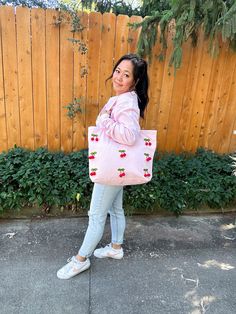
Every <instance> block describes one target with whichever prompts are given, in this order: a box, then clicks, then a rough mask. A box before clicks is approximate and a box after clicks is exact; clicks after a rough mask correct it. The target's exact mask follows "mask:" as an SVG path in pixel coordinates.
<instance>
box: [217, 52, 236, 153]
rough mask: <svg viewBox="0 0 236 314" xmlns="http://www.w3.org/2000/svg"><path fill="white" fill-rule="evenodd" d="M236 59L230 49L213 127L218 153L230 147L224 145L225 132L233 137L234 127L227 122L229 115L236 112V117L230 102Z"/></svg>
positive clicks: (233, 106)
mask: <svg viewBox="0 0 236 314" xmlns="http://www.w3.org/2000/svg"><path fill="white" fill-rule="evenodd" d="M234 57H235V56H234V53H233V52H232V51H231V50H230V49H229V50H228V53H227V57H226V58H227V62H226V64H225V66H224V72H223V80H222V83H221V87H220V92H219V99H218V110H217V112H216V116H215V120H214V122H215V124H214V126H213V128H214V129H215V132H214V136H213V143H214V148H215V150H216V151H218V152H220V153H222V152H223V150H224V147H225V145H226V146H228V143H225V142H224V143H222V141H225V140H226V139H225V138H224V134H225V132H226V133H228V136H230V135H231V128H232V125H230V122H229V121H228V120H227V114H230V113H231V112H234V115H235V112H236V111H235V105H234V103H233V104H231V103H230V102H229V97H230V89H231V86H232V82H233V79H234V68H235V64H234V66H233V62H232V61H233V59H234ZM234 88H235V87H234ZM233 109H234V110H233ZM226 121H227V125H224V122H226ZM228 123H229V124H228ZM224 126H225V128H226V130H225V132H224ZM214 137H215V139H214ZM227 148H228V147H227ZM222 149H223V150H222Z"/></svg>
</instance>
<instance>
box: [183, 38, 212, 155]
mask: <svg viewBox="0 0 236 314" xmlns="http://www.w3.org/2000/svg"><path fill="white" fill-rule="evenodd" d="M203 37H204V35H203V34H202V33H200V38H203ZM200 44H201V47H202V56H201V64H200V66H199V72H198V78H197V82H196V89H195V91H194V95H193V108H192V113H191V118H190V125H189V131H188V133H189V134H188V140H187V147H188V149H189V150H191V151H192V152H194V151H195V150H196V149H197V147H198V140H199V134H200V127H201V123H202V118H203V115H204V110H205V105H206V99H207V92H208V85H209V80H210V73H211V69H212V62H213V59H212V57H211V56H210V55H209V53H208V42H206V41H203V40H201V41H200Z"/></svg>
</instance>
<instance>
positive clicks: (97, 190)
mask: <svg viewBox="0 0 236 314" xmlns="http://www.w3.org/2000/svg"><path fill="white" fill-rule="evenodd" d="M108 79H112V84H113V88H114V91H115V93H116V96H113V97H111V98H110V99H109V100H108V102H107V103H106V104H105V106H104V107H103V109H102V110H101V112H100V114H99V116H98V117H97V120H96V127H91V128H93V129H95V131H93V132H89V143H91V144H90V146H89V147H90V149H89V153H90V154H89V161H90V178H91V180H92V181H93V182H95V184H94V188H93V193H92V199H91V204H90V210H89V225H88V228H87V231H86V234H85V237H84V240H83V243H82V245H81V247H80V250H79V252H78V254H77V255H76V256H73V257H72V258H71V259H70V260H69V262H68V263H67V264H66V265H65V266H63V267H62V268H61V269H60V270H59V271H58V272H57V277H58V278H59V279H69V278H72V277H74V276H75V275H77V274H79V273H81V272H83V271H85V270H86V269H88V268H89V267H90V261H89V257H90V256H91V255H92V253H93V251H94V249H95V248H96V246H97V244H98V243H99V241H100V240H101V238H102V235H103V231H104V227H105V222H106V218H107V214H108V212H109V214H110V223H111V243H110V244H108V245H107V246H106V247H105V248H100V249H96V250H95V251H94V256H96V257H98V258H105V257H109V258H114V259H122V258H123V255H124V252H123V249H122V244H123V238H124V231H125V215H124V209H123V186H124V185H133V184H141V183H145V182H147V181H149V180H150V179H151V174H150V172H151V170H152V160H153V155H154V151H155V143H156V131H152V132H153V134H154V135H153V138H152V137H151V136H150V137H148V138H147V137H144V138H143V137H142V134H143V133H142V131H143V132H145V131H144V130H142V131H141V130H140V125H139V118H140V116H142V117H143V116H144V110H145V108H146V106H147V104H148V96H147V94H148V74H147V63H146V61H145V60H143V59H141V58H140V57H138V56H137V55H135V54H128V55H124V56H123V57H121V58H120V59H119V60H118V61H117V63H116V64H115V66H114V68H113V71H112V75H111V76H110V78H108ZM91 128H89V129H91ZM100 135H101V136H100ZM102 139H103V142H102ZM100 143H101V147H102V148H104V147H105V149H107V151H106V152H105V153H104V151H101V150H99V145H100ZM92 144H94V147H93V149H91V147H92V146H91V145H92ZM109 144H110V146H109ZM139 144H141V145H139ZM116 145H118V146H117V147H118V148H117V147H116ZM114 146H115V147H116V149H115V151H114V154H113V153H112V148H114ZM132 146H133V147H134V148H136V147H138V148H140V149H139V150H138V154H137V153H136V152H135V155H132V150H131V149H130V147H132ZM149 146H151V147H149ZM124 148H125V149H124ZM126 150H127V151H128V150H129V153H127V154H126ZM136 155H137V156H138V158H140V159H139V161H140V162H139V163H138V165H140V164H141V170H140V169H139V168H138V166H137V163H135V162H134V159H135V156H136ZM107 156H108V158H109V160H108V161H107V159H106V157H107ZM130 156H132V158H131V157H130ZM150 156H151V157H150ZM129 158H131V159H129ZM100 161H101V162H100ZM96 162H98V163H96ZM99 162H100V164H99ZM125 162H127V163H125ZM99 165H100V166H99ZM103 165H105V167H103ZM124 165H127V168H126V169H125V167H126V166H124ZM109 166H110V167H111V168H109V169H108V167H109ZM130 169H131V170H130ZM107 173H109V175H107ZM99 176H100V177H99ZM107 177H110V178H111V179H112V180H110V181H104V180H103V179H104V178H105V180H106V179H107ZM94 178H95V179H94ZM126 178H127V180H126Z"/></svg>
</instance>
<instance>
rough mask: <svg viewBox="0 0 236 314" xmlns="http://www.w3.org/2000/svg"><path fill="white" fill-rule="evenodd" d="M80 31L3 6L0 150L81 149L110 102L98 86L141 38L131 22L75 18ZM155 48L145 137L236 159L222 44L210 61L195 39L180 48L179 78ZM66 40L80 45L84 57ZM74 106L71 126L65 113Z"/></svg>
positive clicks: (36, 12)
mask: <svg viewBox="0 0 236 314" xmlns="http://www.w3.org/2000/svg"><path fill="white" fill-rule="evenodd" d="M79 15H80V17H81V22H82V25H83V26H84V29H83V31H81V32H79V33H72V32H71V24H70V17H69V16H66V18H64V19H63V21H62V22H61V23H60V19H59V12H58V11H55V10H43V9H31V10H30V9H27V8H20V7H19V8H16V9H15V8H12V7H5V6H2V7H0V151H3V150H8V149H9V148H11V147H13V146H14V145H15V144H16V145H17V146H21V147H26V148H30V149H36V148H37V147H42V146H43V147H48V149H50V150H63V151H66V152H70V151H75V150H79V149H81V148H85V147H86V146H87V140H86V133H87V127H88V126H89V125H93V124H94V123H95V119H96V116H97V114H98V112H99V109H100V108H101V107H102V106H103V104H104V103H105V102H106V100H107V99H108V98H109V97H110V96H111V95H112V88H111V84H110V83H109V82H108V83H107V84H106V85H105V80H106V78H107V77H109V75H110V74H111V71H112V67H113V64H114V62H115V61H116V60H117V59H118V58H119V57H120V56H121V55H123V54H125V53H127V52H135V50H136V45H137V39H138V35H139V31H133V30H131V29H129V27H128V26H127V23H128V22H134V21H140V20H141V17H130V18H129V17H128V16H125V15H119V16H117V17H116V16H115V15H114V14H110V13H105V14H103V15H101V14H100V13H94V12H93V13H90V14H87V13H83V14H82V13H80V14H79ZM170 37H171V33H169V40H168V41H169V49H167V51H166V58H165V62H159V61H158V60H157V56H158V54H159V53H160V44H159V43H157V44H156V45H155V47H154V49H153V57H152V63H151V64H150V65H149V76H150V83H151V84H150V85H151V86H150V93H149V95H150V104H149V106H148V110H147V112H146V118H145V120H144V121H142V122H141V124H142V127H143V128H150V129H157V130H158V147H159V150H162V151H175V152H181V151H195V150H196V148H198V147H200V146H201V147H206V148H209V149H213V150H214V151H217V152H220V153H223V152H233V151H235V150H236V135H235V131H234V130H236V84H235V82H236V69H235V66H236V54H233V53H232V52H231V51H230V50H229V49H228V46H227V45H226V44H222V46H221V49H220V55H219V57H218V58H215V59H213V58H211V57H210V55H209V54H208V52H207V50H208V43H207V42H205V41H204V39H203V36H201V35H200V37H199V42H198V46H197V48H192V46H191V43H190V42H187V43H186V44H185V45H184V54H183V64H182V67H181V69H180V70H179V71H178V72H177V75H176V76H174V75H173V69H170V71H171V72H170V73H169V69H168V62H169V58H170V53H171V38H170ZM69 38H74V39H77V40H81V41H82V42H85V43H86V45H87V48H88V51H87V53H85V54H81V52H79V51H78V45H77V44H73V43H72V42H71V41H70V40H68V39H69ZM74 98H76V99H80V100H81V109H82V113H78V114H77V115H76V117H75V118H74V119H73V120H71V119H69V118H68V116H67V112H68V110H67V109H66V108H65V107H66V106H68V104H69V103H72V102H73V100H74Z"/></svg>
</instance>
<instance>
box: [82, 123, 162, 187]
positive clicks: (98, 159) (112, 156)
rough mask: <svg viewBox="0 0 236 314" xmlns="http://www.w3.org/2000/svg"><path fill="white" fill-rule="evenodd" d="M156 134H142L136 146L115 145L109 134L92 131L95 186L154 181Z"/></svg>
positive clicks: (90, 165) (90, 148)
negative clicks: (97, 184)
mask: <svg viewBox="0 0 236 314" xmlns="http://www.w3.org/2000/svg"><path fill="white" fill-rule="evenodd" d="M156 135H157V131H156V130H140V133H139V136H138V138H137V139H136V142H135V144H134V145H132V146H130V145H123V144H119V143H117V142H115V141H114V140H113V139H111V138H110V137H108V136H107V135H106V134H105V130H104V129H101V128H98V127H95V126H91V127H89V128H88V143H89V156H88V158H89V176H90V179H91V180H92V181H93V182H95V183H101V184H106V185H123V186H124V185H135V184H143V183H147V182H148V181H150V180H151V178H152V165H153V156H154V153H155V150H156Z"/></svg>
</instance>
